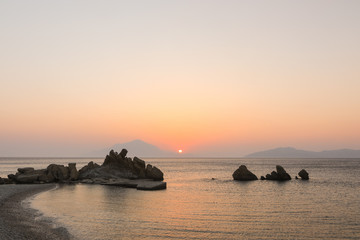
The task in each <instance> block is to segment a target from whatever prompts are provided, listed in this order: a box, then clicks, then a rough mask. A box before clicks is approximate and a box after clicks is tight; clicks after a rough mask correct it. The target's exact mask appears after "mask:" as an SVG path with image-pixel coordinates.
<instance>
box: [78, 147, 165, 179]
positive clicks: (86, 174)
mask: <svg viewBox="0 0 360 240" xmlns="http://www.w3.org/2000/svg"><path fill="white" fill-rule="evenodd" d="M126 154H127V150H126V149H123V150H122V151H121V152H120V153H117V152H115V151H114V150H111V151H110V153H109V154H108V155H107V156H106V158H105V160H104V163H103V164H102V165H101V166H99V165H97V166H96V165H95V164H90V163H89V164H88V166H85V167H84V168H82V169H80V171H79V179H87V178H127V179H152V180H156V181H161V180H164V174H163V173H162V172H161V170H160V169H158V168H157V167H153V166H152V165H150V164H148V165H147V166H146V164H145V161H143V160H141V159H140V158H137V157H135V158H134V160H132V159H131V158H129V157H126ZM145 166H146V168H145Z"/></svg>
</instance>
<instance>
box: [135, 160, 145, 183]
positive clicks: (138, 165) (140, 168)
mask: <svg viewBox="0 0 360 240" xmlns="http://www.w3.org/2000/svg"><path fill="white" fill-rule="evenodd" d="M132 165H133V167H134V173H135V174H136V175H138V177H139V178H145V177H146V174H145V171H146V170H145V161H144V160H141V159H140V158H137V157H134V160H133V164H132Z"/></svg>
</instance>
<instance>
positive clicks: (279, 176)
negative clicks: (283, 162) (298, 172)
mask: <svg viewBox="0 0 360 240" xmlns="http://www.w3.org/2000/svg"><path fill="white" fill-rule="evenodd" d="M265 179H266V180H273V181H288V180H291V177H290V175H289V174H288V173H287V172H286V171H285V169H284V168H283V167H282V166H280V165H276V172H275V171H272V172H271V174H266V176H265Z"/></svg>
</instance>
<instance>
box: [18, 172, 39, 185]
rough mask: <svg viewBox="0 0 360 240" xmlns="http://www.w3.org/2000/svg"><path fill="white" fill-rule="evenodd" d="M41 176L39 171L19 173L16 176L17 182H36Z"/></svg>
mask: <svg viewBox="0 0 360 240" xmlns="http://www.w3.org/2000/svg"><path fill="white" fill-rule="evenodd" d="M38 178H39V174H37V173H27V174H19V175H18V176H16V180H15V181H16V182H17V183H34V182H35V181H37V180H38Z"/></svg>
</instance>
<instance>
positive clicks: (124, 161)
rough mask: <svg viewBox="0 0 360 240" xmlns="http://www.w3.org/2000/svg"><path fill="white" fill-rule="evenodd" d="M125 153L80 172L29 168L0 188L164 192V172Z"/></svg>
mask: <svg viewBox="0 0 360 240" xmlns="http://www.w3.org/2000/svg"><path fill="white" fill-rule="evenodd" d="M126 154H127V150H126V149H123V150H122V151H121V152H120V153H117V152H115V151H114V150H111V151H110V153H109V154H108V155H107V156H106V158H105V160H104V163H103V164H102V165H99V164H97V163H93V162H92V161H91V162H89V163H88V164H87V165H86V166H84V167H83V168H81V169H80V170H79V171H78V170H77V169H76V163H69V164H68V166H64V165H58V164H50V165H49V166H48V167H47V168H46V169H40V170H35V169H34V168H32V167H26V168H18V171H17V173H16V174H9V175H8V178H0V184H10V183H19V184H40V183H53V182H59V183H78V182H81V183H95V184H103V185H114V186H123V187H133V188H137V189H140V190H158V189H165V188H166V182H162V181H163V180H164V174H163V172H162V171H161V170H160V169H158V168H157V167H155V166H152V165H150V164H147V165H146V164H145V161H143V160H141V159H140V158H137V157H134V159H131V158H129V157H126Z"/></svg>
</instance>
